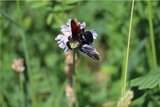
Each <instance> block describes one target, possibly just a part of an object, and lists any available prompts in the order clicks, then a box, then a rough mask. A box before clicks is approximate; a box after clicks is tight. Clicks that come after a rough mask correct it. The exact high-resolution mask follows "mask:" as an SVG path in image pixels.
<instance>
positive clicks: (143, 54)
mask: <svg viewBox="0 0 160 107" xmlns="http://www.w3.org/2000/svg"><path fill="white" fill-rule="evenodd" d="M151 6H152V16H153V29H154V30H153V32H154V37H155V47H156V54H157V63H158V64H159V63H160V60H159V59H160V54H159V53H160V45H159V42H160V2H159V1H158V0H157V1H152V2H151ZM130 11H131V1H79V0H78V1H77V0H73V1H70V0H64V1H59V0H58V1H49V0H45V1H32V0H25V1H0V12H1V14H0V47H1V49H0V52H1V55H0V99H1V101H0V104H1V105H0V106H1V107H24V99H23V91H22V87H21V76H20V74H18V73H15V72H14V71H13V70H12V68H11V65H12V62H13V60H14V59H16V58H25V55H26V53H27V57H28V62H27V63H28V64H29V68H30V69H29V70H28V71H29V72H28V74H29V80H30V81H29V84H28V90H29V95H28V99H29V101H28V107H69V105H68V101H67V98H66V96H65V92H64V84H65V81H66V76H65V73H64V66H65V55H64V51H63V50H62V49H60V48H59V47H58V45H57V42H56V41H55V39H54V38H55V37H56V36H57V35H58V34H59V33H60V25H62V24H65V23H66V22H67V20H68V19H70V18H77V19H78V20H79V21H80V22H86V25H87V26H86V29H88V30H90V29H94V30H96V32H97V34H98V37H97V39H96V40H95V41H94V46H95V47H96V49H97V50H98V52H99V53H100V56H101V59H100V61H95V60H93V59H91V58H89V57H88V56H86V55H84V54H79V55H78V61H77V63H76V72H77V73H76V78H77V83H76V88H75V91H76V95H77V102H78V104H79V107H115V106H116V102H117V100H118V99H119V97H120V95H121V89H122V71H124V63H125V57H126V48H127V39H128V30H129V20H130V14H131V13H130ZM148 17H149V12H148V5H147V1H136V2H135V7H134V14H133V26H132V33H131V44H130V53H129V64H128V82H130V80H132V79H134V78H136V77H139V76H142V75H145V74H147V73H148V72H149V71H150V70H151V69H152V67H153V55H152V53H151V45H150V36H149V35H150V34H149V22H148ZM17 24H18V25H17ZM134 90H136V91H135V96H138V97H136V98H134V100H133V101H132V102H131V105H130V106H131V107H158V104H159V102H158V101H160V98H159V97H157V94H156V95H155V96H154V92H153V90H157V87H156V88H154V89H149V90H139V89H137V88H135V89H134ZM158 90H159V88H158ZM156 92H158V91H156ZM147 93H151V94H147ZM149 95H151V96H152V97H154V98H155V99H156V100H153V101H152V100H148V99H147V98H150V97H151V96H149ZM146 101H148V103H149V104H147V105H145V103H146Z"/></svg>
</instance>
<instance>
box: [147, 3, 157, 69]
mask: <svg viewBox="0 0 160 107" xmlns="http://www.w3.org/2000/svg"><path fill="white" fill-rule="evenodd" d="M147 3H148V9H149V11H148V14H149V15H148V21H149V33H150V39H151V47H152V55H153V63H154V67H156V66H157V58H156V49H155V39H154V33H153V19H152V6H151V2H150V0H148V2H147Z"/></svg>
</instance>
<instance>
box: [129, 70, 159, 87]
mask: <svg viewBox="0 0 160 107" xmlns="http://www.w3.org/2000/svg"><path fill="white" fill-rule="evenodd" d="M134 86H138V88H139V89H140V90H142V89H152V88H155V87H159V88H160V68H155V69H154V70H152V71H151V72H149V73H148V74H147V75H145V76H142V77H139V78H136V79H133V80H131V87H134Z"/></svg>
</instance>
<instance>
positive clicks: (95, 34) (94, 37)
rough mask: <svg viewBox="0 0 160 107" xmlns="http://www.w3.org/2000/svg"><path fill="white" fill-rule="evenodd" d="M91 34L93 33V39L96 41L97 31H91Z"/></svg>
mask: <svg viewBox="0 0 160 107" xmlns="http://www.w3.org/2000/svg"><path fill="white" fill-rule="evenodd" d="M90 32H91V33H92V35H93V39H96V38H97V33H96V31H95V30H90Z"/></svg>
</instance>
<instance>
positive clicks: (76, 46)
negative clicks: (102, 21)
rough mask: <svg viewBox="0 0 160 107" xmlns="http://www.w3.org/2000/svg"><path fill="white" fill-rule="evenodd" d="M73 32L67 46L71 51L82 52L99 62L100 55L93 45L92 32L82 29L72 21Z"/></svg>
mask: <svg viewBox="0 0 160 107" xmlns="http://www.w3.org/2000/svg"><path fill="white" fill-rule="evenodd" d="M71 32H72V35H71V36H69V37H68V40H69V41H68V42H67V46H68V48H69V49H71V50H80V51H81V52H83V53H86V54H87V55H88V56H90V57H91V58H93V59H96V60H99V53H98V52H97V51H96V49H95V48H94V47H93V46H92V45H91V44H92V42H93V35H92V33H91V32H90V31H85V29H84V28H83V29H81V28H80V24H79V23H78V22H77V21H76V20H74V19H72V20H71Z"/></svg>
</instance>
